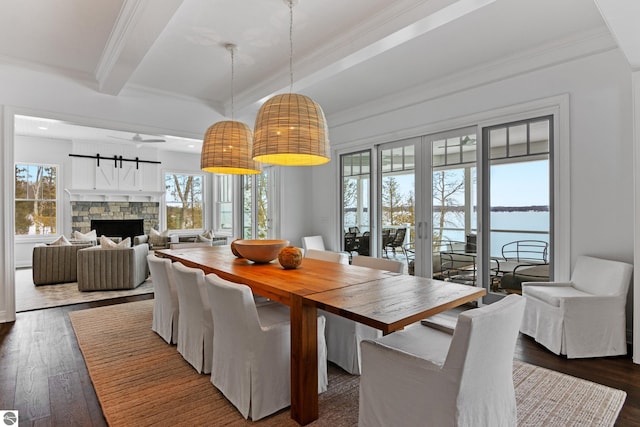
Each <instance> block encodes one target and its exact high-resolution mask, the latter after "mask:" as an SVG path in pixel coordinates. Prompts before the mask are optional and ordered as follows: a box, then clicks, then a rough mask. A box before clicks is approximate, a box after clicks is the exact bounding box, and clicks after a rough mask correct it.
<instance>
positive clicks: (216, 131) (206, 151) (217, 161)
mask: <svg viewBox="0 0 640 427" xmlns="http://www.w3.org/2000/svg"><path fill="white" fill-rule="evenodd" d="M225 47H226V48H227V50H228V51H229V52H231V118H232V119H233V51H234V49H235V45H232V44H227V45H225ZM252 147H253V135H252V133H251V129H250V128H249V126H247V125H246V124H244V123H242V122H237V121H234V120H225V121H222V122H217V123H215V124H213V125H212V126H210V127H209V129H207V132H206V133H205V135H204V141H203V143H202V153H201V154H200V168H201V169H202V170H204V171H207V172H213V173H219V174H232V175H249V174H258V173H261V172H262V166H261V165H260V163H258V162H256V161H254V160H253V159H252Z"/></svg>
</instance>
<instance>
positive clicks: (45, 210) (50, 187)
mask: <svg viewBox="0 0 640 427" xmlns="http://www.w3.org/2000/svg"><path fill="white" fill-rule="evenodd" d="M15 185H16V198H15V230H16V231H15V232H16V235H21V236H28V235H46V234H56V232H57V231H56V229H57V215H56V208H57V203H56V195H57V187H58V168H57V167H56V166H53V165H29V164H17V165H16V168H15Z"/></svg>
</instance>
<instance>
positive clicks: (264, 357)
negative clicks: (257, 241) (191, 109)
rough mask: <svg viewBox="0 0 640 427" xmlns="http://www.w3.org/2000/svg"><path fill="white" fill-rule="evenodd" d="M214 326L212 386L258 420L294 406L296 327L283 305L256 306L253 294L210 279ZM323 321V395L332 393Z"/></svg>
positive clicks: (320, 321)
mask: <svg viewBox="0 0 640 427" xmlns="http://www.w3.org/2000/svg"><path fill="white" fill-rule="evenodd" d="M205 283H206V290H207V293H208V297H209V303H210V305H211V314H212V316H213V324H214V325H215V329H214V335H213V341H214V342H213V356H212V370H211V383H212V384H213V385H214V386H215V387H216V388H217V389H218V390H220V391H221V392H222V394H224V396H225V397H226V398H227V399H228V400H229V401H230V402H231V403H232V404H233V405H234V406H235V407H236V409H238V411H239V412H240V413H241V414H242V416H243V417H245V418H248V417H251V419H252V420H253V421H257V420H259V419H261V418H263V417H266V416H267V415H270V414H273V413H274V412H277V411H279V410H280V409H282V408H285V407H287V406H289V405H290V404H291V348H290V347H291V326H290V315H289V308H288V307H287V306H285V305H282V304H276V303H274V304H268V305H262V306H256V304H255V302H254V299H253V295H252V293H251V289H250V288H249V287H248V286H246V285H242V284H238V283H233V282H229V281H227V280H224V279H222V278H220V277H218V276H217V275H215V274H208V275H207V276H206V277H205ZM324 325H325V324H324V317H322V316H318V321H317V326H318V373H317V375H318V393H322V392H324V391H326V390H327V386H328V376H327V353H326V344H325V340H324Z"/></svg>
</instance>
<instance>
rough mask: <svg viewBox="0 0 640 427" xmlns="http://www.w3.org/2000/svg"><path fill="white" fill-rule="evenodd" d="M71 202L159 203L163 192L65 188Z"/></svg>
mask: <svg viewBox="0 0 640 427" xmlns="http://www.w3.org/2000/svg"><path fill="white" fill-rule="evenodd" d="M64 191H65V193H67V194H68V195H69V200H70V201H72V202H160V201H161V199H162V196H163V195H164V191H130V192H126V191H118V190H89V189H69V188H65V190H64Z"/></svg>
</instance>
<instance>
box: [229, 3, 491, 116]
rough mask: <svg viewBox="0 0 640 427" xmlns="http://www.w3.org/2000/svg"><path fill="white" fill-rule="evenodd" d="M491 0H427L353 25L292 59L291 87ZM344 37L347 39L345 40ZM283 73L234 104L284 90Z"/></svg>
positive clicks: (359, 60)
mask: <svg viewBox="0 0 640 427" xmlns="http://www.w3.org/2000/svg"><path fill="white" fill-rule="evenodd" d="M493 2H495V0H441V1H439V2H428V3H426V6H425V7H424V8H423V9H421V11H420V13H419V14H417V12H418V11H417V10H407V11H405V14H404V16H398V17H396V19H394V20H388V21H386V22H384V23H381V22H377V23H376V25H377V28H375V29H371V28H369V29H367V31H363V29H362V28H357V29H355V30H354V31H352V32H351V33H347V34H344V35H343V36H342V37H340V38H339V39H336V40H334V42H333V43H330V44H327V45H325V46H324V48H323V49H318V50H317V51H315V52H313V53H312V54H310V55H307V56H306V57H304V58H303V59H301V60H300V61H296V63H295V64H294V69H295V76H296V78H295V82H294V91H302V90H304V89H305V88H307V87H310V86H312V85H314V84H316V83H318V82H321V81H323V80H325V79H327V78H330V77H332V76H334V75H337V74H339V73H341V72H343V71H345V70H347V69H349V68H352V67H354V66H356V65H358V64H360V63H362V62H365V61H367V60H369V59H371V58H374V57H376V56H377V55H380V54H382V53H384V52H387V51H389V50H391V49H393V48H395V47H397V46H399V45H401V44H403V43H406V42H408V41H410V40H413V39H415V38H417V37H420V36H422V35H424V34H427V33H429V32H431V31H434V30H435V29H437V28H440V27H442V26H443V25H446V24H448V23H450V22H452V21H454V20H456V19H458V18H461V17H463V16H465V15H467V14H469V13H472V12H474V11H476V10H478V9H481V8H483V7H485V6H487V5H489V4H491V3H493ZM294 13H295V12H294ZM407 14H410V16H411V22H409V23H404V24H401V25H400V26H398V23H399V22H401V21H402V20H404V19H406V16H407ZM372 36H373V37H374V38H372ZM345 40H348V41H349V42H348V43H345ZM285 76H286V77H287V78H286V80H287V82H288V76H289V69H288V68H287V70H286V74H285V72H284V71H283V72H282V73H280V74H279V75H277V76H274V77H273V78H272V79H268V80H265V81H263V82H261V83H260V84H259V85H257V86H254V87H252V88H249V89H247V90H245V91H243V92H242V93H240V94H238V95H237V96H236V100H235V103H236V106H239V108H240V109H242V108H246V107H250V106H251V105H252V104H262V103H263V102H264V101H265V100H266V99H268V98H270V97H271V96H273V95H274V94H277V93H282V92H288V91H289V85H288V84H287V85H286V86H283V85H282V84H283V83H284V81H285ZM256 100H257V101H256ZM254 106H255V105H254Z"/></svg>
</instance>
